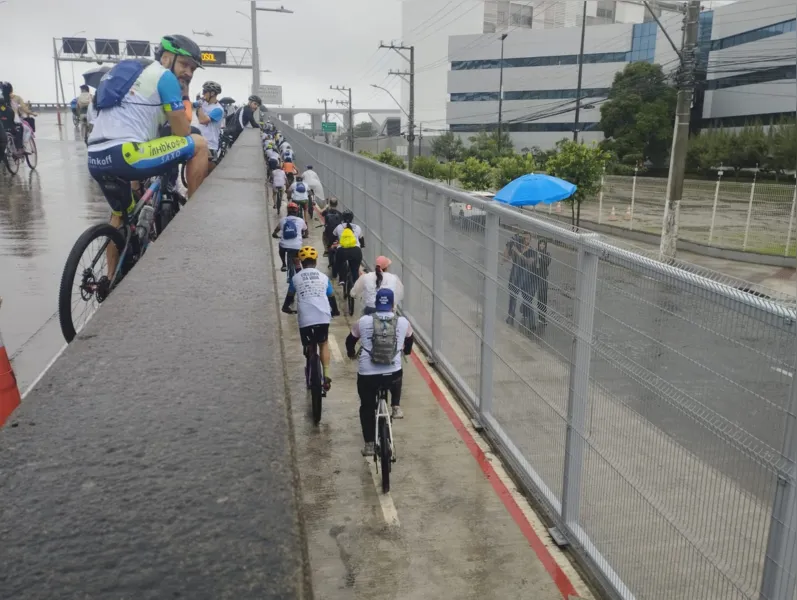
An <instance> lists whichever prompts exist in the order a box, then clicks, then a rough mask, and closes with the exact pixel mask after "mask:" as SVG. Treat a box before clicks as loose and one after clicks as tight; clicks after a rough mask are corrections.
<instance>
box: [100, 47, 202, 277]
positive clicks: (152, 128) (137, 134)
mask: <svg viewBox="0 0 797 600" xmlns="http://www.w3.org/2000/svg"><path fill="white" fill-rule="evenodd" d="M155 57H156V61H155V62H153V63H152V64H150V65H149V66H147V67H143V66H142V65H140V63H137V61H133V60H127V61H122V62H120V63H118V64H117V65H116V66H114V67H113V69H111V71H110V72H109V73H108V74H107V75H106V76H105V77H104V78H103V80H102V82H101V83H100V87H99V88H98V90H97V95H96V96H95V98H94V107H95V108H96V109H97V110H98V113H99V114H98V115H97V118H96V119H95V120H94V130H93V131H92V132H91V136H90V137H89V140H88V145H89V152H88V166H89V173H90V174H91V176H92V177H94V179H96V180H97V182H98V183H99V184H100V187H101V188H102V190H103V193H104V195H105V198H106V200H107V201H108V204H110V205H111V210H112V211H113V212H112V215H111V225H113V226H114V227H120V226H121V225H122V222H123V219H122V214H123V213H124V212H125V211H127V212H130V211H132V210H133V208H135V204H136V200H135V198H134V196H133V193H132V192H133V188H138V187H139V186H138V182H139V181H141V180H143V179H147V178H149V177H154V176H158V175H163V174H166V173H168V172H170V171H171V170H172V169H174V168H176V167H177V165H178V164H179V163H181V162H185V161H188V165H187V171H186V174H187V181H188V196H189V197H191V196H193V195H194V192H196V190H197V188H198V187H199V186H200V184H201V183H202V181H204V179H205V177H206V176H207V172H208V144H207V141H205V138H203V137H202V136H201V135H198V134H191V123H190V121H189V120H188V118H187V117H186V114H185V105H184V104H183V99H182V97H183V94H182V90H181V87H180V82H181V81H182V82H183V84H184V85H185V86H187V85H188V84H189V83H190V82H191V79H192V78H193V76H194V71H196V69H198V68H199V67H200V66H201V65H202V52H201V51H200V50H199V46H197V45H196V43H194V42H193V41H192V40H191V39H189V38H187V37H185V36H182V35H167V36H164V37H163V38H162V39H161V43H160V46H159V47H158V49H157V51H156V53H155ZM135 69H140V70H139V71H138V76H137V78H136V79H134V80H133V81H132V82H131V81H130V78H131V76H132V75H135V73H136V70H135ZM117 70H118V74H119V76H118V77H114V76H113V75H114V73H115V72H117ZM128 86H129V87H128ZM164 121H168V123H169V125H170V126H171V130H172V133H173V135H171V136H168V137H162V138H158V128H159V127H160V126H161V125H162V124H163V123H164ZM120 182H127V184H126V185H123V184H120ZM117 260H118V256H117V251H116V247H115V246H114V244H109V245H108V272H109V273H110V274H113V273H114V271H115V270H116V263H117Z"/></svg>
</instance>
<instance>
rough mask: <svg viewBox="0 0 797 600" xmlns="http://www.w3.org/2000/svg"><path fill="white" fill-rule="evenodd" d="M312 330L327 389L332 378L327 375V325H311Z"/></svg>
mask: <svg viewBox="0 0 797 600" xmlns="http://www.w3.org/2000/svg"><path fill="white" fill-rule="evenodd" d="M313 331H314V334H313V335H314V336H315V341H316V344H318V355H319V356H320V357H321V365H322V366H323V368H324V384H325V386H326V387H327V389H329V384H330V383H332V378H331V377H330V376H329V342H328V340H329V325H328V324H322V325H313Z"/></svg>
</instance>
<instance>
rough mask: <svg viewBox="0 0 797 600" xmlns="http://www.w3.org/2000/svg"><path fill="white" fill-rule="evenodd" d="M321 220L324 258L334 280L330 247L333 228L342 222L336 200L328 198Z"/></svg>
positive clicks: (333, 262) (332, 253)
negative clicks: (322, 222)
mask: <svg viewBox="0 0 797 600" xmlns="http://www.w3.org/2000/svg"><path fill="white" fill-rule="evenodd" d="M303 177H304V176H303ZM321 218H322V219H323V221H324V233H323V234H322V236H321V239H322V240H323V242H324V256H329V267H330V268H331V269H332V277H333V278H334V277H335V273H336V271H335V261H334V258H335V256H334V253H335V252H334V250H333V249H332V248H331V246H332V244H333V243H334V242H335V228H336V227H337V226H338V225H340V224H341V223H342V222H343V213H342V212H340V211H339V210H338V199H337V198H335V197H334V196H331V197H330V198H329V202H328V203H327V206H326V208H324V210H322V211H321Z"/></svg>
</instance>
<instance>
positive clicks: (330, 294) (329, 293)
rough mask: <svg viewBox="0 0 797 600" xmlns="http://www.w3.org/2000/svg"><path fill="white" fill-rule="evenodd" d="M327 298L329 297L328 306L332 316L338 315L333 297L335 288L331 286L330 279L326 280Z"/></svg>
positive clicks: (336, 303) (336, 304)
mask: <svg viewBox="0 0 797 600" xmlns="http://www.w3.org/2000/svg"><path fill="white" fill-rule="evenodd" d="M327 298H328V299H329V308H331V309H332V316H333V317H337V316H340V311H339V310H338V301H337V300H336V299H335V288H333V287H332V282H331V281H327Z"/></svg>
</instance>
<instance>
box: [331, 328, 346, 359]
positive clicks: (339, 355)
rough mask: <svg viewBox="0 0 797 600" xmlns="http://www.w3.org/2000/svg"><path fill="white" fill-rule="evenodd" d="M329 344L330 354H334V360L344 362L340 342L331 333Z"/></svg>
mask: <svg viewBox="0 0 797 600" xmlns="http://www.w3.org/2000/svg"><path fill="white" fill-rule="evenodd" d="M328 342H329V352H330V354H332V360H334V361H335V362H343V354H342V353H341V351H340V346H338V341H337V340H336V339H335V336H334V335H332V334H331V333H330V334H329V338H328Z"/></svg>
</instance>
